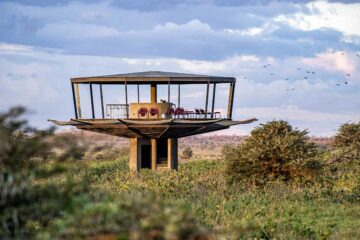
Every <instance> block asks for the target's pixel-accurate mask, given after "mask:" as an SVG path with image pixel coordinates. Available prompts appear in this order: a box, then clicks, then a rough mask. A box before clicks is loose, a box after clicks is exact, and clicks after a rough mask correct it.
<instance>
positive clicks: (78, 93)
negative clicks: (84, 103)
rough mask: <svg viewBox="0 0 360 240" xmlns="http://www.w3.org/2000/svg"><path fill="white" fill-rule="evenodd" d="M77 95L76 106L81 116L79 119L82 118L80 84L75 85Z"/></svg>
mask: <svg viewBox="0 0 360 240" xmlns="http://www.w3.org/2000/svg"><path fill="white" fill-rule="evenodd" d="M75 95H76V105H77V112H78V115H79V118H80V119H81V118H82V115H81V106H80V91H79V84H78V83H75Z"/></svg>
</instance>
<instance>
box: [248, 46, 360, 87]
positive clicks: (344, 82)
mask: <svg viewBox="0 0 360 240" xmlns="http://www.w3.org/2000/svg"><path fill="white" fill-rule="evenodd" d="M341 55H345V52H341ZM356 57H357V58H360V54H356ZM271 66H272V65H271V64H270V63H267V64H265V65H263V66H262V67H263V68H264V69H270V68H271ZM296 70H297V71H304V74H305V75H304V79H310V76H313V75H316V72H314V71H310V70H304V69H302V68H300V67H298V68H296ZM269 75H270V76H275V73H274V72H270V73H269ZM345 76H346V78H345V79H344V81H343V82H342V83H341V82H338V83H336V86H337V87H340V86H341V85H348V84H349V78H350V77H351V74H350V73H346V74H345ZM244 79H247V77H244ZM285 80H286V81H289V80H290V78H285ZM286 91H295V88H294V87H292V88H287V89H286Z"/></svg>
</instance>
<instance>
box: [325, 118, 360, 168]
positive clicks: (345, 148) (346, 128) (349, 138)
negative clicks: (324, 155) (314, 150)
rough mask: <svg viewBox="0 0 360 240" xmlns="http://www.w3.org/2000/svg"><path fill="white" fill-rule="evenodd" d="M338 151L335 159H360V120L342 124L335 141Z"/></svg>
mask: <svg viewBox="0 0 360 240" xmlns="http://www.w3.org/2000/svg"><path fill="white" fill-rule="evenodd" d="M333 145H334V147H335V149H336V152H335V155H334V157H333V159H332V160H333V161H338V162H341V161H349V160H350V161H351V160H357V161H359V160H360V122H358V123H345V124H343V125H341V126H340V128H339V130H338V133H337V134H336V135H335V138H334V143H333ZM359 163H360V161H359Z"/></svg>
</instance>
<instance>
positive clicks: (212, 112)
mask: <svg viewBox="0 0 360 240" xmlns="http://www.w3.org/2000/svg"><path fill="white" fill-rule="evenodd" d="M215 92H216V83H214V87H213V99H212V105H211V118H213V117H214V108H215Z"/></svg>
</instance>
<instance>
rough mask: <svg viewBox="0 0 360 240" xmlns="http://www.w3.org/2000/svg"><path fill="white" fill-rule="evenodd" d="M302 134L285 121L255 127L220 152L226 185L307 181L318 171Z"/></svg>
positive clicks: (312, 151)
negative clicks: (295, 179)
mask: <svg viewBox="0 0 360 240" xmlns="http://www.w3.org/2000/svg"><path fill="white" fill-rule="evenodd" d="M307 134H308V132H307V131H306V130H304V131H300V130H297V129H293V127H292V126H291V125H289V123H288V122H286V121H271V122H268V123H266V124H261V125H260V126H259V127H256V128H255V129H254V130H253V131H252V132H251V136H250V137H249V138H247V139H246V140H245V141H244V143H243V144H240V145H239V146H237V147H227V148H225V149H224V154H225V159H226V162H227V166H226V170H225V172H226V176H227V181H228V183H230V184H233V183H237V182H241V181H242V180H245V179H252V180H253V181H254V183H256V184H263V183H265V182H266V181H269V180H275V179H282V180H290V179H293V178H297V177H309V176H311V175H312V173H313V170H315V169H317V168H318V167H319V164H318V163H317V161H315V159H314V158H315V157H316V156H317V154H318V152H317V149H316V146H315V144H313V143H310V142H309V138H308V136H307Z"/></svg>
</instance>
